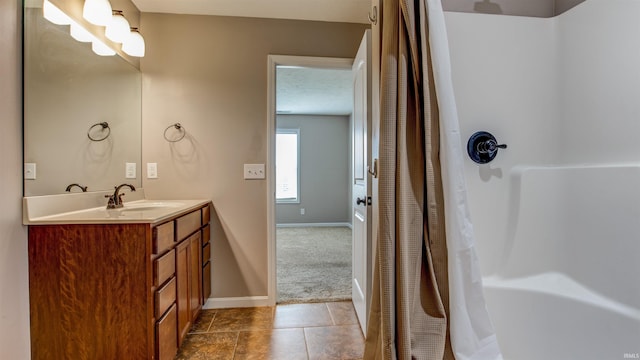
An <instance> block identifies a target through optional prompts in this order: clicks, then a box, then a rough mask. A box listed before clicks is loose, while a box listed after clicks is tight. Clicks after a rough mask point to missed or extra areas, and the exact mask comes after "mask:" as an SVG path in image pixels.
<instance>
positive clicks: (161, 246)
mask: <svg viewBox="0 0 640 360" xmlns="http://www.w3.org/2000/svg"><path fill="white" fill-rule="evenodd" d="M172 245H173V221H170V222H168V223H164V224H162V225H158V226H156V227H154V228H153V253H154V254H161V253H163V252H164V251H165V250H167V249H168V248H170V247H171V246H172Z"/></svg>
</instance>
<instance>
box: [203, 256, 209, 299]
mask: <svg viewBox="0 0 640 360" xmlns="http://www.w3.org/2000/svg"><path fill="white" fill-rule="evenodd" d="M210 296H211V262H210V261H207V262H206V263H205V264H204V265H202V304H203V305H204V304H205V303H206V302H207V299H208V298H209V297H210Z"/></svg>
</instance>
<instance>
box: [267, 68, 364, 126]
mask: <svg viewBox="0 0 640 360" xmlns="http://www.w3.org/2000/svg"><path fill="white" fill-rule="evenodd" d="M352 89H353V87H352V79H351V70H338V69H312V68H302V67H286V66H285V67H278V68H277V71H276V111H277V112H278V113H279V114H307V115H348V114H351V112H352V109H353V105H352V102H353V90H352Z"/></svg>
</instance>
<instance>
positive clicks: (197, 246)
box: [189, 231, 202, 321]
mask: <svg viewBox="0 0 640 360" xmlns="http://www.w3.org/2000/svg"><path fill="white" fill-rule="evenodd" d="M189 241H190V242H191V245H190V247H191V250H190V256H189V266H190V278H189V285H190V296H191V297H190V301H191V321H195V320H196V317H197V316H198V312H199V311H200V309H201V308H202V236H201V234H200V231H198V232H197V233H195V234H193V235H191V237H189Z"/></svg>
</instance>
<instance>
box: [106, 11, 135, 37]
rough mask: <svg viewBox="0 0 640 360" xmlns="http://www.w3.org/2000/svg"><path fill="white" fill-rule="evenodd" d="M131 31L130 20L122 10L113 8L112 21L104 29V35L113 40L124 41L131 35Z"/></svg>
mask: <svg viewBox="0 0 640 360" xmlns="http://www.w3.org/2000/svg"><path fill="white" fill-rule="evenodd" d="M129 32H130V26H129V22H128V21H127V19H125V17H124V15H122V11H121V10H113V15H112V16H111V21H110V22H109V24H108V25H107V28H106V29H105V30H104V36H106V37H107V39H109V40H111V41H113V42H117V43H123V42H124V41H125V40H126V38H127V37H128V36H129Z"/></svg>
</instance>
